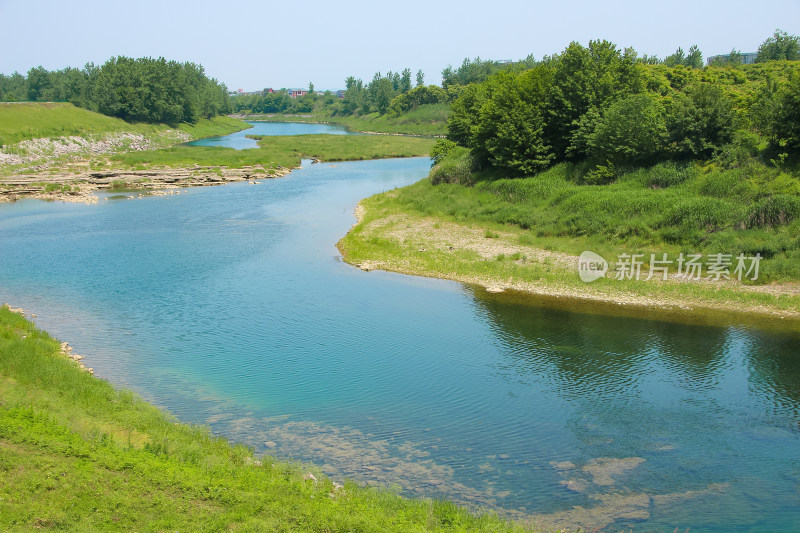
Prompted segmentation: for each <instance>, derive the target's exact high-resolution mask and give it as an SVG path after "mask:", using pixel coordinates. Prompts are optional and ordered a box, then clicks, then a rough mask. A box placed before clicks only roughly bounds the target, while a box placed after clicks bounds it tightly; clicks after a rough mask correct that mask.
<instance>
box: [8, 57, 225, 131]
mask: <svg viewBox="0 0 800 533" xmlns="http://www.w3.org/2000/svg"><path fill="white" fill-rule="evenodd" d="M0 100H4V101H21V100H28V101H34V102H41V101H55V102H71V103H73V104H74V105H76V106H78V107H82V108H85V109H89V110H91V111H97V112H99V113H103V114H104V115H108V116H112V117H117V118H121V119H123V120H127V121H131V122H148V123H164V124H171V125H177V124H179V123H181V122H189V123H194V122H197V121H198V120H199V119H201V118H211V117H214V116H217V115H220V114H223V113H228V112H230V102H229V99H228V90H227V88H226V87H225V85H224V84H222V83H219V82H218V81H217V80H215V79H213V78H209V77H208V76H207V75H206V74H205V71H204V69H203V67H202V66H201V65H198V64H195V63H189V62H186V63H179V62H177V61H167V60H166V59H164V58H163V57H160V58H158V59H153V58H149V57H145V58H138V59H133V58H129V57H124V56H119V57H114V58H111V59H109V60H108V61H107V62H106V63H104V64H103V65H101V66H99V67H98V66H95V65H94V64H93V63H89V64H87V65H86V66H85V67H84V68H83V69H76V68H65V69H63V70H55V71H48V70H46V69H44V68H42V67H41V66H40V67H35V68H32V69H30V70H29V71H28V73H27V76H23V75H21V74H19V73H17V72H15V73H14V74H12V75H10V76H6V75H2V74H0Z"/></svg>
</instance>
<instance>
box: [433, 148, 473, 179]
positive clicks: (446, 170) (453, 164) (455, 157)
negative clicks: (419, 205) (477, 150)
mask: <svg viewBox="0 0 800 533" xmlns="http://www.w3.org/2000/svg"><path fill="white" fill-rule="evenodd" d="M475 170H476V165H475V160H474V158H473V157H472V154H471V153H470V151H469V150H467V149H466V148H463V147H460V146H456V147H455V148H454V149H452V150H450V152H449V155H448V156H446V157H445V158H443V159H442V161H441V162H440V163H439V164H437V165H436V166H434V167H433V168H432V169H431V173H430V175H429V177H430V180H431V183H432V184H433V185H438V184H440V183H454V184H460V185H473V184H474V183H475V179H474V176H473V172H474V171H475Z"/></svg>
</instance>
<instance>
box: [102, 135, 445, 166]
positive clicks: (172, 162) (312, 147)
mask: <svg viewBox="0 0 800 533" xmlns="http://www.w3.org/2000/svg"><path fill="white" fill-rule="evenodd" d="M253 138H258V139H259V148H257V149H251V150H234V149H232V148H220V147H205V146H175V147H172V148H167V149H163V150H149V151H143V152H127V153H124V154H117V155H114V156H112V157H111V161H112V162H113V163H114V164H116V165H119V166H122V167H124V168H134V169H145V168H153V167H192V166H193V165H195V164H197V165H200V166H226V167H229V168H236V167H242V166H249V165H270V166H273V167H274V166H282V167H285V168H291V167H295V166H297V165H298V164H299V163H300V159H301V158H315V159H320V160H322V161H354V160H363V159H382V158H389V157H414V156H426V155H428V152H429V151H430V148H431V146H432V145H433V140H432V139H427V138H419V137H396V136H383V135H381V136H373V135H324V134H323V135H293V136H264V137H260V136H253Z"/></svg>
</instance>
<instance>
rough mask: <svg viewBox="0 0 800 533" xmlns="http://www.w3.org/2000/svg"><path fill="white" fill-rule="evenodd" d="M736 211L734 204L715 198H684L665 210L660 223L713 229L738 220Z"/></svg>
mask: <svg viewBox="0 0 800 533" xmlns="http://www.w3.org/2000/svg"><path fill="white" fill-rule="evenodd" d="M736 211H738V208H737V206H736V204H733V203H731V202H726V201H724V200H720V199H717V198H707V197H699V198H686V199H684V200H681V201H680V202H679V203H677V204H676V205H675V206H674V207H672V209H670V210H669V211H667V213H666V214H665V216H664V218H663V220H662V224H665V225H668V226H683V227H684V228H689V229H706V230H709V229H710V230H714V229H718V228H720V227H722V226H725V225H726V224H730V223H731V221H732V220H733V221H735V220H738V218H740V217H737V216H735V215H736Z"/></svg>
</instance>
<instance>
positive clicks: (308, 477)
mask: <svg viewBox="0 0 800 533" xmlns="http://www.w3.org/2000/svg"><path fill="white" fill-rule="evenodd" d="M303 479H305V480H306V481H313V482H314V483H316V482H317V478H316V476H315V475H314V474H312V473H311V472H309V473H308V474H306V475H305V476H303Z"/></svg>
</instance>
